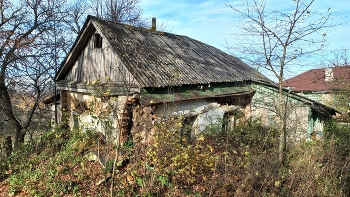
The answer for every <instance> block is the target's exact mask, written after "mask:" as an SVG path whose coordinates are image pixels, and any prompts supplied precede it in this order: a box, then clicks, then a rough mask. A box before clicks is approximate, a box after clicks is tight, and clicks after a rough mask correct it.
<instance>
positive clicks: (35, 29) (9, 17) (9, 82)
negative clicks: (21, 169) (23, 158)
mask: <svg viewBox="0 0 350 197" xmlns="http://www.w3.org/2000/svg"><path fill="white" fill-rule="evenodd" d="M52 2H53V1H44V0H23V1H9V0H0V28H1V33H0V41H1V42H0V57H1V59H0V111H1V112H2V113H3V114H4V115H5V117H6V119H7V120H8V121H9V122H10V124H11V125H12V127H13V128H14V136H15V137H14V143H15V148H16V147H17V146H18V144H19V143H23V142H24V136H25V134H26V130H27V129H28V128H29V127H30V126H31V125H32V120H33V118H34V116H35V114H36V112H38V110H39V103H40V101H41V99H42V97H43V96H44V93H45V92H46V93H47V91H46V90H45V88H46V87H48V86H47V85H48V84H47V81H48V80H47V79H48V78H47V77H48V73H49V69H50V68H49V67H48V66H47V65H46V61H45V59H46V58H47V57H48V56H47V55H48V54H50V53H51V52H50V51H49V50H48V48H50V47H52V46H50V44H49V43H48V42H47V40H48V39H49V38H50V37H51V36H50V30H52V27H53V22H52V21H53V20H52V19H53V18H52V17H53V14H52V13H53V10H55V9H58V5H60V4H54V3H52ZM16 99H18V100H16ZM22 101H26V102H23V103H22ZM20 108H22V109H23V110H24V111H22V112H20V110H19V109H20ZM23 112H25V113H23Z"/></svg>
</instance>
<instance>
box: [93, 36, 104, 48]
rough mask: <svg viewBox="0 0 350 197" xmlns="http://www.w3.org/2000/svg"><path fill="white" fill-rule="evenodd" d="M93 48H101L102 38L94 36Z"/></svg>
mask: <svg viewBox="0 0 350 197" xmlns="http://www.w3.org/2000/svg"><path fill="white" fill-rule="evenodd" d="M94 48H95V49H97V48H102V37H101V35H100V34H95V42H94Z"/></svg>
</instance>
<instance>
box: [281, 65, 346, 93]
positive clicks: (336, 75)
mask: <svg viewBox="0 0 350 197" xmlns="http://www.w3.org/2000/svg"><path fill="white" fill-rule="evenodd" d="M326 69H328V70H330V69H331V70H332V73H333V79H331V80H326ZM349 83H350V66H336V67H333V68H318V69H312V70H309V71H306V72H304V73H302V74H300V75H297V76H295V77H293V78H290V79H288V80H285V81H283V86H284V87H292V88H293V91H294V92H301V91H333V90H339V89H341V88H342V87H344V85H347V84H349Z"/></svg>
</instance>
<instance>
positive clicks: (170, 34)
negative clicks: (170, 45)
mask: <svg viewBox="0 0 350 197" xmlns="http://www.w3.org/2000/svg"><path fill="white" fill-rule="evenodd" d="M88 19H89V20H90V19H92V20H96V21H103V22H108V23H114V24H117V25H122V26H124V27H127V28H128V29H132V30H137V31H143V32H146V33H151V34H156V35H165V36H168V37H170V38H178V37H186V38H189V37H188V36H185V35H179V34H174V33H170V32H165V31H158V30H152V29H151V28H147V27H142V26H135V25H130V24H126V23H121V22H118V21H114V20H111V19H106V18H101V17H97V16H92V15H88ZM191 39H193V38H191ZM193 40H195V39H193ZM196 41H197V40H196ZM199 42H200V41H199Z"/></svg>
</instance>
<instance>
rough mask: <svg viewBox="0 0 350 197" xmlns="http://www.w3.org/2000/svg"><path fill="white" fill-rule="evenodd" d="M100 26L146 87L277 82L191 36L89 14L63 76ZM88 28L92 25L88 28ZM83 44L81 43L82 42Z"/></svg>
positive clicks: (115, 50)
mask: <svg viewBox="0 0 350 197" xmlns="http://www.w3.org/2000/svg"><path fill="white" fill-rule="evenodd" d="M91 28H95V29H98V30H99V31H100V32H101V33H102V34H103V37H104V38H106V39H107V41H108V42H109V43H110V44H111V46H112V48H113V50H114V52H115V53H117V54H118V55H119V57H120V58H121V60H122V62H123V63H124V65H125V67H126V68H127V69H128V70H129V72H130V73H131V74H132V75H133V76H134V77H135V79H136V80H137V81H138V82H139V84H140V85H141V86H142V87H166V86H181V85H186V84H208V83H215V82H235V81H255V82H263V83H273V82H271V81H270V80H269V79H268V78H267V77H265V76H263V75H262V74H260V73H259V72H258V71H256V70H255V69H253V68H252V67H250V66H248V65H247V64H245V63H244V62H242V61H241V60H240V59H238V58H236V57H234V56H231V55H229V54H227V53H224V52H222V51H221V50H219V49H217V48H215V47H212V46H209V45H207V44H204V43H202V42H200V41H197V40H195V39H192V38H189V37H187V36H180V35H175V34H170V33H166V32H159V31H151V30H149V29H146V28H140V27H133V26H130V25H125V24H121V23H118V22H114V21H109V20H104V19H101V18H97V17H92V16H88V19H87V21H86V23H85V25H84V27H83V30H82V33H81V34H80V35H79V37H78V38H77V41H76V42H75V44H74V45H75V46H73V48H72V50H71V52H70V54H69V55H67V58H66V59H65V61H64V62H63V64H62V66H61V68H60V69H59V72H58V73H57V75H56V78H55V79H56V81H58V80H62V79H63V78H64V75H65V74H66V73H68V72H69V69H70V67H71V66H72V65H73V64H74V61H75V60H74V58H75V59H76V58H77V55H76V54H75V55H74V54H72V53H78V52H79V51H81V50H78V49H79V46H78V45H79V44H82V43H83V42H82V41H80V40H86V39H87V38H85V39H84V38H83V37H86V36H90V35H91V33H90V35H89V34H88V33H84V32H91ZM87 29H90V30H89V31H87ZM80 47H81V46H80Z"/></svg>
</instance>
